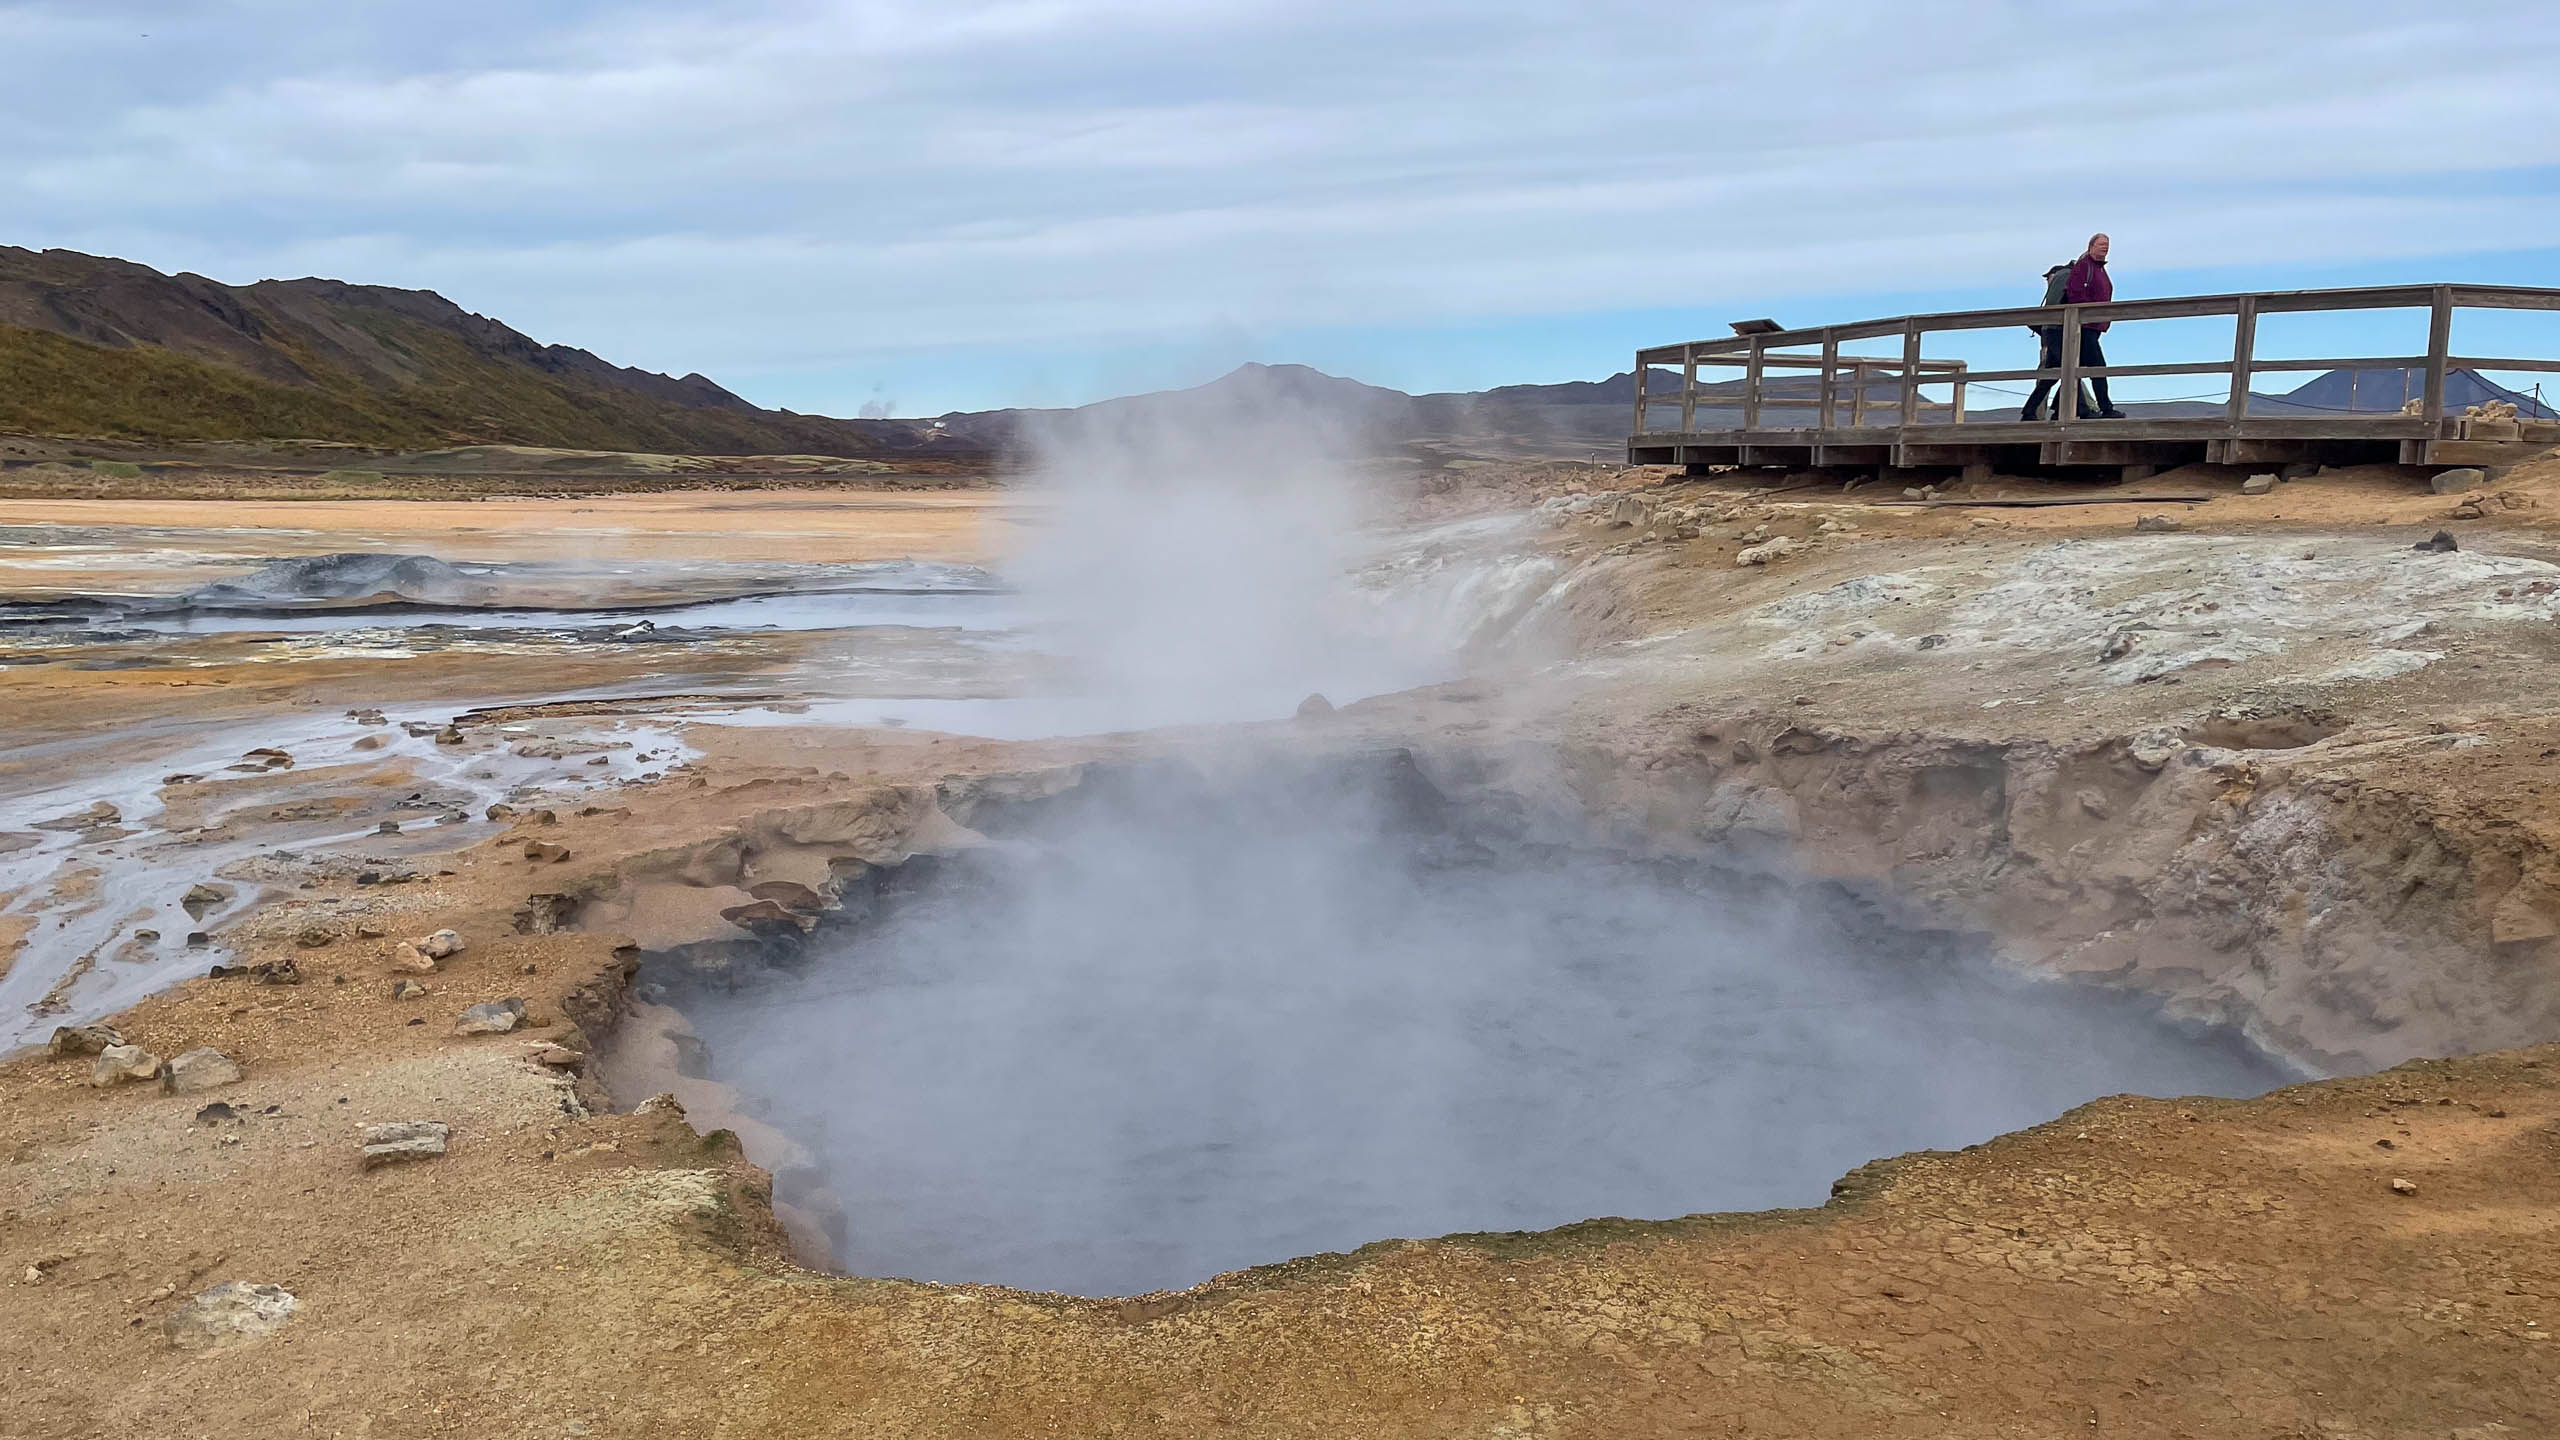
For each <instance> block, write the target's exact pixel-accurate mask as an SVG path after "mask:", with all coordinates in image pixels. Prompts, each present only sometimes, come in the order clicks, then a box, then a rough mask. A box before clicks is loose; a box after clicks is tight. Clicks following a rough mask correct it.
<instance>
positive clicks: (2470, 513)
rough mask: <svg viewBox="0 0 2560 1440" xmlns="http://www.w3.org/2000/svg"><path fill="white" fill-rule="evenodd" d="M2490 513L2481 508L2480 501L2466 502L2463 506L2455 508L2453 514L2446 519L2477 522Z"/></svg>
mask: <svg viewBox="0 0 2560 1440" xmlns="http://www.w3.org/2000/svg"><path fill="white" fill-rule="evenodd" d="M2488 513H2489V512H2488V511H2486V510H2483V509H2481V508H2480V502H2479V501H2478V500H2465V501H2463V502H2462V503H2461V504H2459V505H2456V506H2454V507H2453V512H2452V513H2451V514H2450V515H2448V516H2446V517H2445V518H2447V519H2449V520H2477V519H2479V518H2480V517H2482V516H2483V515H2486V514H2488Z"/></svg>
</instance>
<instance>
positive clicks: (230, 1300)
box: [160, 1280, 302, 1350]
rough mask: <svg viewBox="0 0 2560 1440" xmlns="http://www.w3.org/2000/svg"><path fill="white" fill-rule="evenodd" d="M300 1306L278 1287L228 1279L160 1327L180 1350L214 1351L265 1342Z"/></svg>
mask: <svg viewBox="0 0 2560 1440" xmlns="http://www.w3.org/2000/svg"><path fill="white" fill-rule="evenodd" d="M301 1304H302V1302H301V1301H300V1300H299V1299H297V1298H296V1297H295V1296H294V1294H293V1292H292V1291H290V1290H287V1289H285V1288H284V1287H283V1286H281V1285H252V1284H250V1283H249V1282H248V1281H246V1280H227V1281H224V1282H223V1283H222V1284H220V1285H216V1286H214V1287H213V1288H212V1289H210V1290H207V1291H204V1292H202V1293H201V1294H199V1295H197V1296H196V1297H195V1298H194V1299H192V1300H190V1301H188V1302H187V1303H186V1304H184V1305H181V1306H179V1307H178V1308H177V1309H175V1310H172V1311H170V1312H169V1318H168V1319H166V1320H164V1321H162V1322H160V1328H161V1330H162V1332H163V1333H165V1334H166V1335H167V1336H168V1337H169V1343H170V1344H172V1345H174V1346H176V1347H177V1348H179V1349H181V1350H216V1349H220V1348H222V1347H223V1346H226V1345H238V1344H243V1343H245V1342H248V1341H251V1340H263V1339H265V1338H266V1337H267V1336H269V1335H272V1334H274V1333H275V1332H276V1331H278V1330H281V1329H283V1328H284V1322H286V1321H287V1320H290V1319H292V1318H293V1312H294V1311H295V1310H296V1309H298V1308H300V1306H301Z"/></svg>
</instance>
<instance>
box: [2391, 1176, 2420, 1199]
mask: <svg viewBox="0 0 2560 1440" xmlns="http://www.w3.org/2000/svg"><path fill="white" fill-rule="evenodd" d="M2391 1193H2392V1194H2394V1195H2415V1194H2417V1193H2418V1182H2416V1181H2415V1180H2403V1179H2401V1178H2400V1177H2399V1176H2397V1175H2394V1176H2392V1177H2391Z"/></svg>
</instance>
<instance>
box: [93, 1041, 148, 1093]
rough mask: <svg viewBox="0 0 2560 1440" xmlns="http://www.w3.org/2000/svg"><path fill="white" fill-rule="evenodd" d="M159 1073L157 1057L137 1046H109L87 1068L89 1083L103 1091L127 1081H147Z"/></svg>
mask: <svg viewBox="0 0 2560 1440" xmlns="http://www.w3.org/2000/svg"><path fill="white" fill-rule="evenodd" d="M159 1073H160V1057H159V1056H157V1055H154V1054H152V1053H151V1052H150V1051H148V1050H145V1049H143V1048H142V1047H141V1046H139V1045H110V1046H108V1047H107V1048H106V1049H104V1050H101V1051H99V1052H98V1058H97V1060H96V1062H95V1063H93V1064H91V1065H90V1066H89V1083H90V1084H92V1085H95V1086H97V1087H98V1088H99V1089H101V1090H103V1089H105V1088H106V1087H108V1086H110V1085H121V1084H123V1083H124V1082H126V1081H127V1080H149V1079H151V1078H152V1077H154V1076H156V1075H158V1074H159Z"/></svg>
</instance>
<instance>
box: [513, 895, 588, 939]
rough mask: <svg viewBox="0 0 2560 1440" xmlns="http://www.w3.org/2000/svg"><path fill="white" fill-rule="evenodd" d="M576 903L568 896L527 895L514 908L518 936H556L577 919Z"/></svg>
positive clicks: (573, 898)
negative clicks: (520, 903)
mask: <svg viewBox="0 0 2560 1440" xmlns="http://www.w3.org/2000/svg"><path fill="white" fill-rule="evenodd" d="M577 914H578V901H577V899H576V897H574V896H569V895H528V896H526V897H525V901H524V904H522V905H520V906H518V907H517V908H516V913H515V925H516V933H517V934H519V935H557V934H559V933H560V932H561V931H563V930H566V929H568V928H569V924H570V922H571V921H572V920H574V919H576V918H577Z"/></svg>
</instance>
